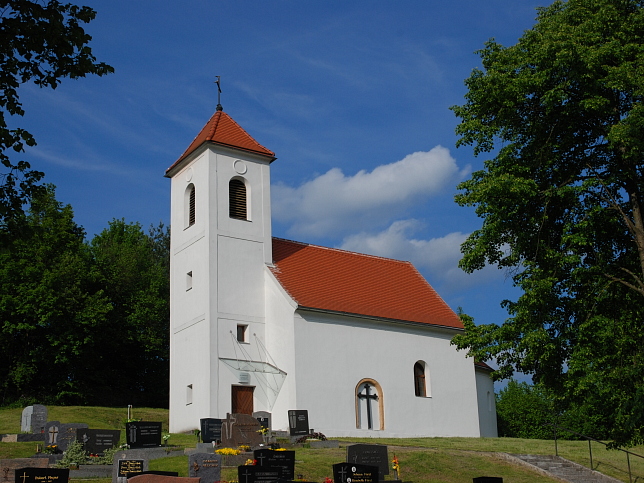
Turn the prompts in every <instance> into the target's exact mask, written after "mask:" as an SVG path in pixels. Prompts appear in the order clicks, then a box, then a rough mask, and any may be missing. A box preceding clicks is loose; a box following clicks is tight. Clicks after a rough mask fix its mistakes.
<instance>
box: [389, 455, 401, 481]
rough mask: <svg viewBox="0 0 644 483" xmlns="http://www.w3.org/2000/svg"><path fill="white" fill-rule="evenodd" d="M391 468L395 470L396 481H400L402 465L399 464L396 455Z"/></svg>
mask: <svg viewBox="0 0 644 483" xmlns="http://www.w3.org/2000/svg"><path fill="white" fill-rule="evenodd" d="M391 468H392V469H393V470H394V480H399V479H400V463H398V457H397V456H396V455H395V454H394V459H393V461H392V462H391Z"/></svg>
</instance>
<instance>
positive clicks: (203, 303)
mask: <svg viewBox="0 0 644 483" xmlns="http://www.w3.org/2000/svg"><path fill="white" fill-rule="evenodd" d="M274 160H275V154H274V153H273V152H272V151H270V150H268V149H266V148H265V147H264V146H262V145H261V144H259V143H258V142H257V141H255V140H254V139H253V138H252V137H251V136H250V135H249V134H248V133H247V132H246V131H245V130H244V129H243V128H242V127H241V126H240V125H239V124H237V123H236V122H235V121H234V120H233V119H232V118H231V117H230V116H229V115H228V114H227V113H225V112H224V111H223V109H222V108H221V106H220V105H218V106H217V111H216V112H215V114H214V115H213V116H212V117H211V118H210V120H209V121H208V123H207V124H206V125H205V126H204V128H203V129H202V130H201V132H200V133H199V134H198V135H197V137H196V138H195V139H194V141H193V142H192V143H191V144H190V146H189V147H188V149H187V150H186V151H185V152H184V153H183V154H182V155H181V157H180V158H179V159H178V160H177V161H176V162H175V163H174V164H173V165H172V166H170V168H168V169H167V171H166V172H165V176H166V177H168V178H170V180H171V238H170V279H171V281H170V431H171V432H181V431H186V430H191V429H194V428H197V427H198V426H199V419H201V418H207V417H212V418H223V417H225V416H226V413H230V412H233V411H237V412H248V411H252V410H261V409H263V407H262V404H261V401H259V400H258V399H257V395H255V396H253V381H252V380H240V379H242V378H241V377H239V376H238V375H236V374H234V372H231V371H227V370H226V369H225V368H223V367H222V366H221V364H222V361H221V359H227V358H234V357H236V355H235V353H234V351H235V350H236V348H237V347H243V348H244V349H245V350H247V352H248V353H249V354H253V353H254V352H256V351H257V347H255V344H256V341H255V339H256V338H259V339H260V340H262V339H264V334H265V331H264V321H265V312H264V299H265V297H264V277H265V273H264V272H265V270H266V265H267V264H272V250H271V246H272V245H271V208H270V164H271V163H272V162H273V161H274ZM236 388H238V389H236ZM235 397H239V398H241V399H240V400H239V401H237V402H236V400H235ZM240 404H241V405H244V407H233V406H235V405H240Z"/></svg>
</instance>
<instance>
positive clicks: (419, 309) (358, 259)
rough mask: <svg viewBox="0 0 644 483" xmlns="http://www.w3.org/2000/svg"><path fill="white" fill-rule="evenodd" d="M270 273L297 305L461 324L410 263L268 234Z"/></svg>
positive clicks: (332, 310) (444, 323)
mask: <svg viewBox="0 0 644 483" xmlns="http://www.w3.org/2000/svg"><path fill="white" fill-rule="evenodd" d="M273 261H274V265H275V267H274V268H272V269H271V270H272V272H273V274H274V275H275V277H276V278H277V280H278V281H279V282H280V284H281V285H282V287H284V289H285V290H286V291H287V292H288V293H289V295H290V296H291V297H292V298H293V300H295V302H297V304H298V305H299V306H300V307H301V308H309V309H318V310H324V311H331V312H341V313H346V314H355V315H363V316H368V317H377V318H384V319H392V320H401V321H409V322H416V323H423V324H431V325H439V326H443V327H453V328H458V329H462V328H463V323H462V322H461V320H460V319H459V317H458V316H457V315H456V314H455V313H454V311H453V310H452V309H451V308H450V307H449V306H448V305H447V304H446V303H445V301H444V300H443V299H442V298H441V297H440V296H439V295H438V293H436V291H435V290H434V289H433V288H432V286H431V285H429V283H428V282H427V280H425V279H424V278H423V276H422V275H421V274H420V273H419V272H418V271H417V270H416V268H415V267H414V266H413V265H412V264H411V263H410V262H402V261H399V260H393V259H390V258H382V257H375V256H371V255H363V254H360V253H354V252H349V251H345V250H338V249H335V248H325V247H320V246H316V245H309V244H306V243H298V242H293V241H289V240H282V239H279V238H273Z"/></svg>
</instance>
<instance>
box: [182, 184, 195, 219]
mask: <svg viewBox="0 0 644 483" xmlns="http://www.w3.org/2000/svg"><path fill="white" fill-rule="evenodd" d="M184 206H185V208H184V219H185V221H184V228H189V227H191V226H192V225H194V224H195V219H196V218H195V216H196V215H195V185H193V184H192V183H190V184H189V185H188V187H187V188H186V194H185V199H184Z"/></svg>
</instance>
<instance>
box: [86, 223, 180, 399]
mask: <svg viewBox="0 0 644 483" xmlns="http://www.w3.org/2000/svg"><path fill="white" fill-rule="evenodd" d="M169 240H170V237H169V230H168V229H167V228H165V227H164V226H163V225H162V224H160V225H159V226H158V227H152V228H151V230H150V233H149V234H146V233H145V232H144V231H143V229H142V228H141V225H140V224H138V223H126V222H125V221H124V220H113V221H111V222H110V223H109V227H108V228H106V229H105V230H103V231H102V232H101V233H100V234H98V235H96V236H95V237H94V238H93V239H92V241H91V243H90V249H91V252H92V257H93V260H94V264H95V267H96V270H97V271H98V273H99V274H100V284H101V286H102V287H103V289H104V293H105V295H106V297H107V298H108V300H109V301H110V304H111V307H112V310H111V311H110V313H109V316H108V318H109V323H108V324H107V325H106V326H105V327H104V328H103V329H102V330H101V334H100V339H101V346H102V351H101V353H100V354H97V355H96V357H99V358H101V359H102V364H101V365H102V367H103V369H102V370H101V372H100V377H99V378H96V380H95V382H94V384H95V386H94V387H95V391H96V393H95V397H98V398H99V399H100V400H102V401H108V402H109V404H110V405H114V404H128V403H132V404H137V405H139V406H141V405H153V406H154V407H165V406H167V404H168V377H169V365H168V364H169V362H168V361H169V359H168V358H169V352H168V351H169V320H170V311H169V296H170V295H169V294H170V285H169V283H170V281H169V249H170V243H169ZM88 377H89V375H88Z"/></svg>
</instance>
